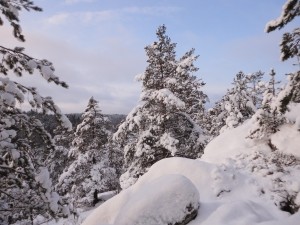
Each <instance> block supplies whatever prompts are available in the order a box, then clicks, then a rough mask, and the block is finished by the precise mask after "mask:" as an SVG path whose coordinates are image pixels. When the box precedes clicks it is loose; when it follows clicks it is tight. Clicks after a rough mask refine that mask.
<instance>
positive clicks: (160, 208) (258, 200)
mask: <svg viewBox="0 0 300 225" xmlns="http://www.w3.org/2000/svg"><path fill="white" fill-rule="evenodd" d="M232 138H233V137H232ZM232 138H231V139H232ZM228 141H230V139H229V140H228ZM249 154H250V155H246V154H241V155H237V156H236V157H234V158H231V159H230V158H228V157H227V160H224V163H221V164H214V163H208V162H204V161H201V159H200V160H192V159H186V158H177V157H173V158H168V159H163V160H161V161H159V162H157V163H155V164H154V165H153V166H152V167H151V168H150V169H149V171H148V172H147V173H146V174H144V175H143V176H142V177H140V178H139V180H138V181H137V182H136V183H135V184H134V185H133V186H131V187H130V188H128V189H126V190H124V191H122V192H121V193H120V194H118V195H116V196H115V197H113V198H111V199H109V200H108V201H106V202H105V203H104V204H102V205H101V206H99V207H98V208H97V209H95V210H94V211H93V212H92V213H91V214H90V216H89V217H88V218H87V219H86V220H85V221H84V223H83V225H103V224H114V225H116V224H119V225H120V224H121V225H125V224H132V225H136V224H143V225H152V224H155V225H158V224H166V225H168V223H169V224H176V223H175V222H176V221H178V220H180V219H182V218H184V217H185V216H184V215H186V214H188V213H189V212H188V211H186V209H187V208H186V206H187V205H189V204H192V205H193V207H194V208H195V207H197V206H198V204H199V201H200V207H199V209H198V215H197V217H196V218H195V219H194V220H192V221H191V222H189V225H243V224H245V225H269V224H285V225H297V224H299V223H297V222H295V221H299V220H297V219H298V218H299V213H296V214H294V215H292V216H290V214H289V213H287V212H283V211H281V210H280V209H279V207H278V206H279V205H280V203H281V202H282V198H281V196H280V194H282V193H285V192H284V190H285V191H288V192H287V193H291V194H293V193H297V192H298V191H299V190H298V187H300V186H299V184H300V182H299V179H295V178H297V174H298V173H299V168H298V167H297V166H293V165H292V164H291V165H290V166H289V167H288V168H287V170H288V172H287V173H283V172H284V171H282V170H281V169H280V167H281V166H280V165H281V164H282V163H284V162H273V160H272V158H270V159H269V161H265V160H266V158H265V156H266V157H267V156H268V154H267V153H266V154H263V153H251V152H249ZM271 162H272V163H271ZM270 163H271V164H270ZM278 163H279V164H278ZM288 163H289V162H288ZM277 164H278V166H279V167H278V168H277V167H276V166H275V165H277ZM273 167H274V168H273ZM277 169H278V170H277ZM278 177H279V178H280V179H281V181H282V182H281V183H280V184H278V182H277V180H278ZM292 181H293V182H292ZM278 185H280V186H278ZM287 187H290V189H291V190H289V189H288V188H287ZM198 193H199V194H198ZM199 195H200V196H201V199H200V200H199ZM299 199H300V197H299V196H298V197H296V198H295V201H296V202H297V201H298V200H299ZM283 200H284V198H283ZM275 203H276V204H277V206H276V205H275ZM279 221H280V222H279Z"/></svg>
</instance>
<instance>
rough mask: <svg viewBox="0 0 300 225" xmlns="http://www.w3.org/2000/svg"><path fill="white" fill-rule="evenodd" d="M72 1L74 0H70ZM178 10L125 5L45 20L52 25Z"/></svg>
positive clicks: (160, 14) (54, 16) (155, 14)
mask: <svg viewBox="0 0 300 225" xmlns="http://www.w3.org/2000/svg"><path fill="white" fill-rule="evenodd" d="M71 1H74V0H71ZM179 11H180V8H179V7H173V6H161V7H126V8H120V9H115V10H101V11H82V12H70V13H59V14H55V15H53V16H51V17H49V18H47V20H46V21H47V22H48V23H49V24H52V25H58V24H62V23H65V22H66V21H67V20H69V21H71V20H79V21H80V22H82V23H89V22H102V21H108V20H113V19H118V18H123V16H125V15H136V14H139V15H147V16H165V15H169V14H173V13H177V12H179Z"/></svg>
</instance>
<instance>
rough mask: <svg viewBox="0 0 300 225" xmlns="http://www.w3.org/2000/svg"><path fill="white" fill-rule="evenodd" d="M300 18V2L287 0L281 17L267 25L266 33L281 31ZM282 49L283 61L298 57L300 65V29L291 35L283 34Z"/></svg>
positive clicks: (296, 29)
mask: <svg viewBox="0 0 300 225" xmlns="http://www.w3.org/2000/svg"><path fill="white" fill-rule="evenodd" d="M297 16H300V1H299V0H287V1H286V3H285V4H284V5H283V7H282V12H281V15H280V17H278V18H277V19H276V20H272V21H270V22H268V23H267V25H266V28H265V31H266V32H268V33H269V32H271V31H274V30H276V29H281V28H283V27H284V26H285V25H287V24H288V23H289V22H291V21H292V20H293V19H294V18H295V17H297ZM280 47H281V60H282V61H285V60H287V59H289V58H293V57H296V58H297V60H298V64H299V63H300V28H299V27H297V28H295V29H294V30H293V31H292V32H291V33H289V32H287V33H284V34H283V38H282V41H281V44H280Z"/></svg>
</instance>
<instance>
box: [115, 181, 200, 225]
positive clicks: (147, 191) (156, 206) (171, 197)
mask: <svg viewBox="0 0 300 225" xmlns="http://www.w3.org/2000/svg"><path fill="white" fill-rule="evenodd" d="M198 207H199V193H198V191H197V189H196V187H195V186H194V185H193V184H192V183H191V181H190V180H188V179H187V178H186V177H184V176H182V175H165V176H162V177H159V178H157V179H155V180H153V181H152V182H150V183H149V184H147V185H145V186H143V188H140V189H138V191H137V192H135V193H134V195H133V196H132V197H131V198H130V199H129V201H128V202H127V203H126V204H125V205H124V206H123V210H121V212H120V213H119V214H118V216H117V218H116V220H115V222H116V223H119V224H123V225H145V224H156V225H164V224H175V223H177V222H181V221H183V220H184V218H185V217H186V216H187V215H189V214H191V213H192V212H193V211H196V212H197V210H198Z"/></svg>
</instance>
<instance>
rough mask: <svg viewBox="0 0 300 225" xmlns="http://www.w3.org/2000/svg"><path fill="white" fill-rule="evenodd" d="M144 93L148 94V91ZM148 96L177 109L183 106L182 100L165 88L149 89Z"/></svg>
mask: <svg viewBox="0 0 300 225" xmlns="http://www.w3.org/2000/svg"><path fill="white" fill-rule="evenodd" d="M145 94H146V95H148V94H149V93H145ZM149 97H150V98H151V99H156V100H159V101H162V102H163V103H164V104H166V106H167V107H176V108H178V109H182V108H184V107H185V104H184V102H183V101H181V100H180V99H179V98H178V97H176V96H175V95H174V94H173V93H172V92H171V91H170V90H169V89H167V88H164V89H160V90H156V91H151V92H150V95H149Z"/></svg>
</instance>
